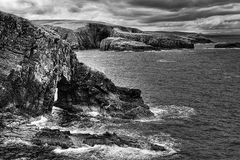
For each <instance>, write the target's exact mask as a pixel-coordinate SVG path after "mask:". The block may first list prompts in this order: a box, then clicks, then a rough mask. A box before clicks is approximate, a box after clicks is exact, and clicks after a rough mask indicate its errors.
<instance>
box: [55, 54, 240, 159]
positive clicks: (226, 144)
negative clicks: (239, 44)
mask: <svg viewBox="0 0 240 160" xmlns="http://www.w3.org/2000/svg"><path fill="white" fill-rule="evenodd" d="M77 55H78V58H79V60H80V61H82V62H84V63H86V64H87V65H89V66H91V67H92V68H95V69H97V70H100V71H102V72H104V73H105V74H106V75H107V76H108V77H109V78H110V79H112V80H113V82H115V83H116V84H117V85H120V86H126V87H133V88H139V89H141V90H142V95H143V98H144V100H145V102H146V103H147V104H149V106H151V110H152V111H153V112H154V113H155V115H156V116H157V118H156V119H154V120H139V121H135V122H131V123H126V124H124V125H119V126H118V128H120V129H122V130H125V131H126V133H128V132H127V131H129V134H130V133H132V134H133V133H134V131H135V132H136V134H137V133H139V134H141V135H144V136H145V137H148V138H149V139H150V140H154V138H155V139H156V138H157V139H158V141H160V140H161V141H162V143H166V146H169V148H172V149H174V151H176V153H175V152H174V153H175V154H171V155H168V156H165V157H163V158H162V159H174V160H175V159H184V160H185V159H186V160H187V159H191V160H192V159H229V160H235V159H239V157H240V98H239V97H240V50H238V49H198V50H171V51H158V52H138V53H136V52H101V51H96V50H92V51H80V52H78V53H77ZM108 149H109V148H108ZM111 149H112V152H116V154H117V151H120V152H119V153H122V152H121V150H120V149H117V148H111ZM56 152H61V151H59V150H57V151H56ZM125 152H126V151H125ZM125 152H124V153H122V154H130V153H128V152H126V153H125ZM133 153H139V152H137V151H133ZM136 156H139V155H136ZM141 156H142V155H141V154H140V157H141ZM130 158H131V157H130ZM158 159H159V158H158Z"/></svg>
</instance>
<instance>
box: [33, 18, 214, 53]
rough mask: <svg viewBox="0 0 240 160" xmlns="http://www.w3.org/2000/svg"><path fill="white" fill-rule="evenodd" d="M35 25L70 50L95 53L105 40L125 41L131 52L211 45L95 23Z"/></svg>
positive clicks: (189, 36) (174, 35)
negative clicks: (142, 48) (145, 48)
mask: <svg viewBox="0 0 240 160" xmlns="http://www.w3.org/2000/svg"><path fill="white" fill-rule="evenodd" d="M35 23H37V24H41V25H45V26H46V27H47V28H50V29H52V30H54V31H56V32H58V33H59V35H60V36H61V38H62V39H65V40H67V41H68V42H69V43H70V44H71V46H72V48H73V49H98V48H100V47H101V49H103V48H105V49H106V48H108V46H106V47H104V46H103V45H101V46H100V43H101V41H102V40H104V39H105V38H108V37H118V38H124V39H126V41H125V42H124V43H125V44H126V45H125V46H126V47H128V49H126V50H129V49H133V50H135V49H134V47H129V46H138V45H143V44H142V43H145V45H150V46H151V47H152V48H154V49H155V50H160V49H181V48H194V44H195V43H211V42H212V41H211V40H209V39H207V38H205V37H204V36H202V35H199V34H190V33H185V34H184V33H181V34H180V33H162V32H143V31H141V30H138V29H135V28H130V27H123V26H117V25H111V24H103V23H96V22H87V23H80V22H77V21H76V22H75V21H74V23H73V22H72V21H70V22H69V21H60V22H59V21H57V22H56V23H55V21H54V20H53V21H52V22H51V21H47V22H46V21H35ZM67 23H71V24H72V25H71V26H69V25H66V24H67ZM73 26H74V27H73ZM110 39H111V38H110ZM130 41H136V42H140V43H141V44H140V43H139V44H136V42H130ZM107 42H109V40H107ZM122 42H123V41H122ZM118 43H120V42H118ZM102 44H107V43H106V40H104V42H103V43H102ZM121 46H123V45H122V43H121ZM117 48H119V47H117ZM121 48H122V47H121ZM109 49H111V48H109ZM116 50H118V49H116Z"/></svg>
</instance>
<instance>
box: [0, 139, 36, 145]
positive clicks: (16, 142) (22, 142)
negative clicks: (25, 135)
mask: <svg viewBox="0 0 240 160" xmlns="http://www.w3.org/2000/svg"><path fill="white" fill-rule="evenodd" d="M7 144H24V145H27V146H31V145H32V143H31V142H29V141H24V140H22V139H20V138H14V139H8V140H7V141H5V142H4V145H7Z"/></svg>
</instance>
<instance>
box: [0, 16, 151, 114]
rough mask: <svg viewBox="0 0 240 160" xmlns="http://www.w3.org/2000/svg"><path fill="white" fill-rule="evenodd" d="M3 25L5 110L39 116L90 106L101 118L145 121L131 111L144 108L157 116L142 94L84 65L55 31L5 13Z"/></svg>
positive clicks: (0, 99) (0, 56)
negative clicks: (60, 110) (119, 85)
mask: <svg viewBox="0 0 240 160" xmlns="http://www.w3.org/2000/svg"><path fill="white" fill-rule="evenodd" d="M0 22H1V23H0V25H1V27H0V29H1V32H0V33H1V36H0V38H1V39H0V64H1V65H0V70H1V73H0V78H1V79H0V87H1V88H0V103H1V105H2V107H9V108H11V107H13V109H12V110H14V108H20V109H22V110H24V112H25V113H28V114H30V115H39V114H42V113H45V112H48V111H50V110H51V108H52V106H53V105H55V106H57V107H60V108H64V109H66V110H67V111H71V112H80V111H82V109H81V108H82V106H89V107H91V108H92V109H94V110H97V111H98V112H99V113H100V114H107V115H110V116H112V117H119V118H131V119H134V118H139V117H140V116H138V115H137V114H136V112H135V111H134V112H131V110H132V109H134V108H138V107H141V108H142V109H141V111H142V112H144V115H146V116H152V115H153V114H152V113H151V112H150V111H149V108H148V106H146V105H145V104H144V102H143V100H142V97H141V91H140V90H137V89H127V88H120V87H117V86H115V85H114V84H113V82H112V81H111V80H110V79H108V78H107V77H106V76H105V75H104V74H103V73H101V72H98V71H93V70H92V69H91V68H89V67H87V66H86V65H84V64H83V63H80V62H79V61H78V59H77V58H76V55H75V53H74V52H73V51H72V49H71V47H70V45H69V43H67V42H66V41H64V40H62V39H61V36H59V35H58V34H57V33H56V32H55V31H53V30H51V29H50V28H46V27H41V26H35V25H33V24H32V23H31V22H29V21H28V20H26V19H23V18H20V17H16V16H14V15H10V14H6V13H2V12H0ZM90 28H91V27H90ZM93 28H95V27H93ZM96 32H97V31H96ZM93 39H94V38H93ZM56 88H58V101H57V102H55V104H54V95H55V92H56ZM141 115H143V114H142V113H141Z"/></svg>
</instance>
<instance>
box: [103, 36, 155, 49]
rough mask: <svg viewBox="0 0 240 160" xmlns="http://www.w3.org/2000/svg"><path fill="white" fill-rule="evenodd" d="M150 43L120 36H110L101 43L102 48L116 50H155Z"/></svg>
mask: <svg viewBox="0 0 240 160" xmlns="http://www.w3.org/2000/svg"><path fill="white" fill-rule="evenodd" d="M153 49H154V48H153V47H152V46H150V45H146V44H145V43H143V42H139V41H133V40H128V39H124V38H119V37H108V38H106V39H103V40H102V41H101V44H100V50H103V51H107V50H115V51H146V50H153Z"/></svg>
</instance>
